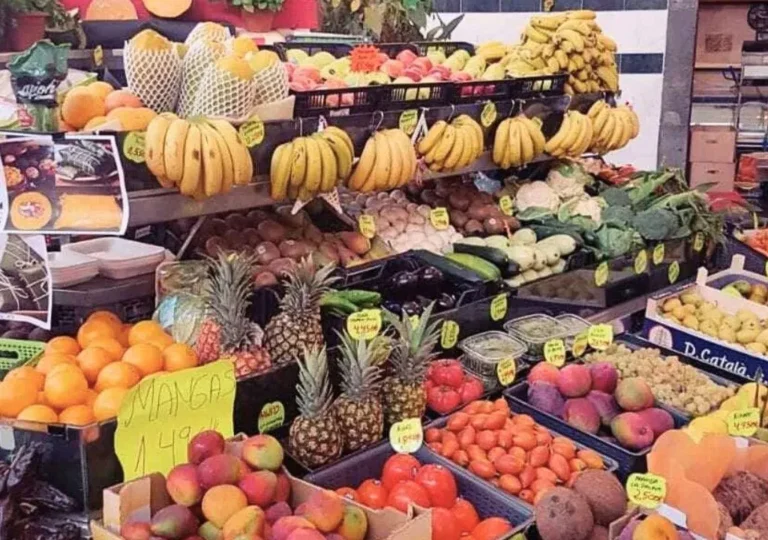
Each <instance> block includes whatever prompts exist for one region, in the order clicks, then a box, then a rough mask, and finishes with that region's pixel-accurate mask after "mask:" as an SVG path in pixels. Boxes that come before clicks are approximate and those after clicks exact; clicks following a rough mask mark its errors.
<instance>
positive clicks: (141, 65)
mask: <svg viewBox="0 0 768 540" xmlns="http://www.w3.org/2000/svg"><path fill="white" fill-rule="evenodd" d="M169 44H170V42H169ZM123 65H124V67H125V76H126V78H127V80H128V88H130V90H131V92H133V93H134V94H135V95H136V97H138V98H139V99H140V100H141V102H142V103H143V104H144V106H145V107H149V108H150V109H153V110H154V111H155V112H158V113H161V112H169V111H174V110H175V109H176V102H177V100H178V98H179V91H180V89H181V58H179V54H178V52H177V51H176V48H175V47H173V46H169V48H167V49H162V50H158V49H151V50H147V49H143V48H142V47H141V45H140V44H136V43H135V42H133V41H129V42H126V43H125V48H124V49H123Z"/></svg>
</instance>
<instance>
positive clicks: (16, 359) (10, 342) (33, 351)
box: [0, 339, 45, 380]
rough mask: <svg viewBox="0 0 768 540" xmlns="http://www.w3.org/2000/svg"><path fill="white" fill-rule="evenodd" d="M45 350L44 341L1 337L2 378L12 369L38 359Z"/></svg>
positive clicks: (0, 373) (0, 364) (0, 362)
mask: <svg viewBox="0 0 768 540" xmlns="http://www.w3.org/2000/svg"><path fill="white" fill-rule="evenodd" d="M44 350H45V343H43V342H42V341H29V340H25V339H0V380H2V379H3V378H5V375H6V373H8V372H9V371H11V370H12V369H14V368H17V367H20V366H23V365H25V364H28V363H29V362H32V361H33V360H36V359H37V358H38V357H39V356H40V355H41V354H43V351H44Z"/></svg>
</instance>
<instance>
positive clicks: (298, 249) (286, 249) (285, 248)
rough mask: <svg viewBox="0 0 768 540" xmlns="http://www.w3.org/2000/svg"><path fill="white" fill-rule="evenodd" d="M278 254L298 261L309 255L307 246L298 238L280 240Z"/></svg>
mask: <svg viewBox="0 0 768 540" xmlns="http://www.w3.org/2000/svg"><path fill="white" fill-rule="evenodd" d="M279 248H280V254H281V255H282V256H283V257H288V258H289V259H293V260H294V261H300V260H301V259H302V258H303V257H306V256H307V255H309V248H308V247H307V244H305V243H304V242H300V241H298V240H283V241H282V242H280V246H279Z"/></svg>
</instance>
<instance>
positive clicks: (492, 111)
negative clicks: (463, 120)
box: [480, 101, 497, 128]
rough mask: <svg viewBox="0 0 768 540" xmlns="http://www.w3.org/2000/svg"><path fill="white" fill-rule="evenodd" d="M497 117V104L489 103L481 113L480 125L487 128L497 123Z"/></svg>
mask: <svg viewBox="0 0 768 540" xmlns="http://www.w3.org/2000/svg"><path fill="white" fill-rule="evenodd" d="M496 116H497V114H496V104H495V103H494V102H493V101H489V102H488V103H486V104H485V106H484V107H483V110H482V112H481V113H480V123H481V124H482V125H483V127H485V128H487V127H489V126H490V125H491V124H493V123H494V122H495V121H496Z"/></svg>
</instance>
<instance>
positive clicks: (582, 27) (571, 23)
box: [557, 19, 592, 36]
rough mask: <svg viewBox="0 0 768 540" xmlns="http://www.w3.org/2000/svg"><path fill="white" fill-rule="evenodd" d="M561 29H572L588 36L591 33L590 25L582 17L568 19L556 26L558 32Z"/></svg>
mask: <svg viewBox="0 0 768 540" xmlns="http://www.w3.org/2000/svg"><path fill="white" fill-rule="evenodd" d="M562 30H573V31H574V32H578V33H579V34H581V35H582V36H588V35H589V34H591V33H592V25H591V24H590V23H589V22H587V21H585V20H583V19H570V20H568V21H565V22H564V23H563V24H561V25H560V26H559V27H558V28H557V31H558V32H560V31H562Z"/></svg>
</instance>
